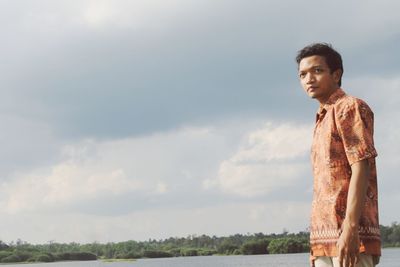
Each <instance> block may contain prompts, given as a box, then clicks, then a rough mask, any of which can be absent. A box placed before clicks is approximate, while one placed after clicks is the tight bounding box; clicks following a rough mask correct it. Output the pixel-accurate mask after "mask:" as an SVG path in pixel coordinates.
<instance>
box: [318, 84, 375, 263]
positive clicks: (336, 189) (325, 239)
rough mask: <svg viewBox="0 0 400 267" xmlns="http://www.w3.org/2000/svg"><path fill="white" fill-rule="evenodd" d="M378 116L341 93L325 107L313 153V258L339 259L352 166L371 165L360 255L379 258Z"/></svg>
mask: <svg viewBox="0 0 400 267" xmlns="http://www.w3.org/2000/svg"><path fill="white" fill-rule="evenodd" d="M373 131H374V130H373V113H372V111H371V109H370V108H369V107H368V105H367V104H366V103H365V102H364V101H362V100H360V99H357V98H354V97H351V96H348V95H346V94H345V92H344V91H343V90H342V89H337V90H336V91H335V92H334V93H333V94H332V95H331V96H330V98H329V99H328V101H327V103H325V104H323V105H321V106H320V108H319V111H318V114H317V118H316V125H315V129H314V138H313V144H312V149H311V161H312V167H313V174H314V188H313V191H314V192H313V202H312V213H311V227H310V244H311V255H312V256H314V257H315V256H330V257H332V256H337V249H336V243H337V241H338V238H339V236H340V234H341V232H342V230H341V228H342V224H343V220H344V218H345V215H346V206H347V193H348V189H349V183H350V178H351V173H352V171H351V165H352V164H354V163H355V162H358V161H361V160H367V161H368V166H369V168H370V175H369V177H367V179H368V189H367V195H366V197H365V203H364V205H363V210H362V213H361V217H360V221H359V235H360V241H361V246H360V252H365V253H367V254H369V255H380V253H381V250H380V247H381V244H380V233H379V221H378V192H377V180H376V165H375V157H376V156H377V152H376V150H375V147H374V141H373Z"/></svg>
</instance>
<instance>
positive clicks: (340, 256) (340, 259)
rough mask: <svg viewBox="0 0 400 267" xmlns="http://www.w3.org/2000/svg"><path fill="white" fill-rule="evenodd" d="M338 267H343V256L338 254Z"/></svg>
mask: <svg viewBox="0 0 400 267" xmlns="http://www.w3.org/2000/svg"><path fill="white" fill-rule="evenodd" d="M339 267H343V254H342V253H341V252H339Z"/></svg>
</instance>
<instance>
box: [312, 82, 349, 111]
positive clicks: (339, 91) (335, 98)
mask: <svg viewBox="0 0 400 267" xmlns="http://www.w3.org/2000/svg"><path fill="white" fill-rule="evenodd" d="M345 95H346V93H345V92H344V91H343V89H342V88H338V89H336V90H335V92H333V93H332V94H331V96H330V97H329V98H328V101H326V102H325V103H324V104H322V105H320V106H319V110H318V113H320V112H321V111H322V110H324V109H327V108H328V107H329V106H331V105H333V104H335V103H336V101H338V100H339V99H340V98H342V97H343V96H345Z"/></svg>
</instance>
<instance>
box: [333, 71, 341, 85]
mask: <svg viewBox="0 0 400 267" xmlns="http://www.w3.org/2000/svg"><path fill="white" fill-rule="evenodd" d="M342 74H343V71H342V70H341V69H337V70H335V71H334V72H333V73H332V75H333V79H334V80H335V82H336V83H339V81H340V78H342Z"/></svg>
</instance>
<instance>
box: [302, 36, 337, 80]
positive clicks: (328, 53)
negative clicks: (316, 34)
mask: <svg viewBox="0 0 400 267" xmlns="http://www.w3.org/2000/svg"><path fill="white" fill-rule="evenodd" d="M311 56H322V57H324V58H325V62H326V64H327V65H328V67H329V69H330V71H331V73H332V72H334V71H336V70H338V69H340V70H341V71H342V75H341V76H340V79H339V82H338V85H339V86H341V85H342V76H343V71H344V70H343V61H342V56H341V55H340V54H339V53H338V52H337V51H336V50H335V49H333V47H332V45H331V44H328V43H313V44H310V45H308V46H306V47H304V48H303V49H301V50H300V51H299V52H298V53H297V56H296V62H297V65H299V64H300V61H301V60H302V59H303V58H306V57H311Z"/></svg>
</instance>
